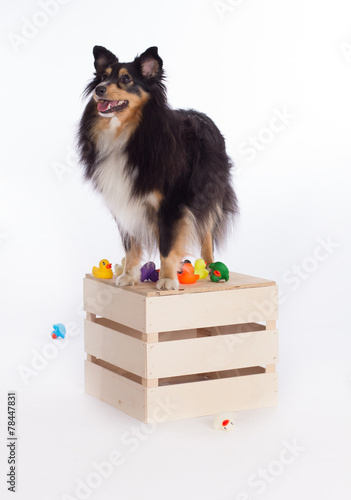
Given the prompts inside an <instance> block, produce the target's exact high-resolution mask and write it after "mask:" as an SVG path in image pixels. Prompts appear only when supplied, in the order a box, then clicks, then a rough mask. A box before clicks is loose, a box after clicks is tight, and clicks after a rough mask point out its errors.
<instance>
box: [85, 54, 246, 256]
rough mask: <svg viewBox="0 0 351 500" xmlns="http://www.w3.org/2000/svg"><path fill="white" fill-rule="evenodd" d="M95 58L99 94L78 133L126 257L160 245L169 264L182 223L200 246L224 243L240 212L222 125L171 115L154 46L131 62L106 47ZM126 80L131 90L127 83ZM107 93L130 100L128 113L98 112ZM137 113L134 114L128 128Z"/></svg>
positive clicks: (89, 173)
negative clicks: (136, 248)
mask: <svg viewBox="0 0 351 500" xmlns="http://www.w3.org/2000/svg"><path fill="white" fill-rule="evenodd" d="M94 56H95V69H96V73H95V77H94V79H93V80H92V81H91V82H90V83H89V85H88V86H87V88H86V91H85V94H86V95H91V94H92V93H94V94H93V97H91V99H90V100H89V102H88V104H87V106H86V108H85V111H84V113H83V116H82V119H81V122H80V126H79V148H80V157H81V161H82V163H83V165H84V169H85V177H86V179H89V180H91V181H92V182H93V183H94V185H95V187H96V188H97V189H98V190H99V191H101V193H102V194H103V196H104V197H105V199H106V201H107V204H108V206H109V208H110V210H111V212H112V214H113V216H114V217H115V219H116V222H117V225H118V227H119V229H120V232H121V236H122V239H123V242H124V246H125V249H126V251H127V252H128V251H129V250H130V246H131V244H132V243H131V242H134V244H137V245H139V246H140V247H145V246H147V247H149V246H150V245H152V244H155V245H157V246H158V247H159V250H160V254H161V258H162V257H164V258H167V256H169V254H170V252H171V251H172V249H173V247H174V245H175V244H176V240H177V237H178V235H179V226H180V224H181V223H183V222H184V221H187V223H188V224H190V227H191V230H190V232H192V233H193V234H191V235H189V236H191V237H193V238H194V239H196V240H198V242H199V244H200V245H201V243H202V242H203V241H204V238H206V235H208V234H210V235H211V236H212V240H213V242H214V243H216V244H217V245H218V244H219V243H221V242H222V241H223V239H224V238H225V236H226V233H227V229H228V227H229V226H230V225H231V223H232V219H233V216H234V215H235V214H236V213H237V212H238V208H237V199H236V196H235V193H234V191H233V189H232V187H231V178H230V169H231V166H232V164H231V161H230V159H229V157H228V155H227V153H226V149H225V142H224V138H223V136H222V135H221V133H220V131H219V130H218V128H217V127H216V125H215V124H214V123H213V121H212V120H211V119H210V118H209V117H208V116H206V115H205V114H203V113H199V112H197V111H194V110H192V109H190V110H184V109H178V110H174V109H171V108H170V106H169V105H168V103H167V98H166V88H165V85H164V73H163V69H162V60H161V58H160V57H159V55H158V53H157V49H156V47H152V48H150V49H148V50H147V51H146V52H145V53H144V54H142V55H141V56H139V57H137V58H136V59H135V60H134V61H133V62H131V63H120V62H119V61H118V59H117V58H116V57H115V56H114V55H113V54H112V53H111V52H110V51H107V50H106V49H104V48H103V47H95V48H94ZM126 73H127V74H128V76H129V77H130V78H131V79H132V80H131V83H127V84H124V83H123V81H124V80H123V78H122V77H121V75H123V74H126ZM101 87H103V89H105V88H106V95H107V96H112V97H114V96H117V97H118V96H122V98H123V99H125V100H128V102H129V105H128V107H129V111H127V110H121V111H118V110H117V111H116V112H114V113H113V114H112V117H110V115H108V117H105V116H104V115H103V113H99V112H98V110H97V102H98V100H99V99H98V98H99V93H101V92H103V89H102V90H101ZM103 97H104V98H105V95H104V96H103ZM118 98H120V97H118ZM107 99H110V100H111V97H108V98H107ZM139 101H140V107H138V106H139V104H138V103H139ZM100 102H101V99H100ZM104 102H105V101H104ZM131 106H134V107H133V112H134V111H135V113H134V115H133V117H132V120H129V119H128V120H129V121H128V120H127V119H125V118H124V117H125V116H127V113H131V111H130V109H131ZM134 108H135V109H134ZM128 116H129V115H128ZM107 172H108V174H107ZM117 198H118V199H117ZM122 198H123V199H122ZM133 217H138V218H140V221H135V220H133ZM143 225H146V227H145V228H144V229H143V227H141V226H143ZM178 239H179V238H178Z"/></svg>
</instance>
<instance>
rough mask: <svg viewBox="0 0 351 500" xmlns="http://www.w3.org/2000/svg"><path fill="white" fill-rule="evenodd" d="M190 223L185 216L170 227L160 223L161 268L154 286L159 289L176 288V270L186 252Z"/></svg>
mask: <svg viewBox="0 0 351 500" xmlns="http://www.w3.org/2000/svg"><path fill="white" fill-rule="evenodd" d="M189 229H190V224H189V220H188V218H187V217H183V218H181V219H180V220H178V221H177V222H176V223H174V224H173V225H172V226H171V227H169V226H168V225H167V224H160V228H159V241H160V257H161V269H160V279H159V280H158V282H157V284H156V287H157V288H158V289H159V290H178V288H179V281H178V275H177V272H178V271H179V270H180V267H181V261H182V259H183V258H184V255H185V254H186V244H187V241H188V239H189Z"/></svg>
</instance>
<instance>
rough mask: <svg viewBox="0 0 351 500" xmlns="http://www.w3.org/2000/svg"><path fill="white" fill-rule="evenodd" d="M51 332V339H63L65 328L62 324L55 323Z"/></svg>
mask: <svg viewBox="0 0 351 500" xmlns="http://www.w3.org/2000/svg"><path fill="white" fill-rule="evenodd" d="M53 328H54V330H53V332H51V337H52V338H53V339H57V338H61V339H64V338H65V335H66V328H65V325H63V324H62V323H57V325H53Z"/></svg>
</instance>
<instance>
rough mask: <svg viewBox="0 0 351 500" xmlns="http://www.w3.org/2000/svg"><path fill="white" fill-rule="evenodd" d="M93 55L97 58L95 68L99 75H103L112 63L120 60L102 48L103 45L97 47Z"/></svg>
mask: <svg viewBox="0 0 351 500" xmlns="http://www.w3.org/2000/svg"><path fill="white" fill-rule="evenodd" d="M93 54H94V58H95V61H94V66H95V69H96V71H97V72H98V73H102V72H103V71H104V70H105V69H106V68H107V67H108V66H110V65H111V64H112V63H114V62H118V58H117V57H116V56H115V55H114V54H112V52H110V51H109V50H107V49H105V47H101V45H95V47H94V48H93Z"/></svg>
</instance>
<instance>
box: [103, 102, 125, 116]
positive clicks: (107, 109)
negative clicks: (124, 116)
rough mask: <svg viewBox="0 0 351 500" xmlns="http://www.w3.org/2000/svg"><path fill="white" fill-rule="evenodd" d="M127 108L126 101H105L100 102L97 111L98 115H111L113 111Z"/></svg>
mask: <svg viewBox="0 0 351 500" xmlns="http://www.w3.org/2000/svg"><path fill="white" fill-rule="evenodd" d="M127 106H128V101H106V100H100V101H99V102H98V105H97V109H98V111H99V112H100V113H113V111H122V109H125V108H126V107H127Z"/></svg>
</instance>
